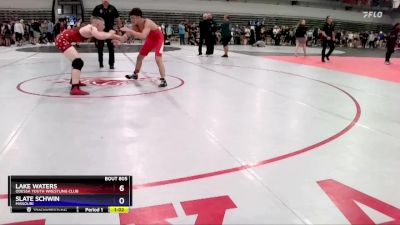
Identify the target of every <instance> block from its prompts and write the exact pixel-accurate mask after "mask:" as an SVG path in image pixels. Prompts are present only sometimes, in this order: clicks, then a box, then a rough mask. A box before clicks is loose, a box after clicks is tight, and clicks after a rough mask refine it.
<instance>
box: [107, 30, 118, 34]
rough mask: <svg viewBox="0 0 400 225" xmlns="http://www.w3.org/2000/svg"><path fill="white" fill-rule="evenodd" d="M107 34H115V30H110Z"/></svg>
mask: <svg viewBox="0 0 400 225" xmlns="http://www.w3.org/2000/svg"><path fill="white" fill-rule="evenodd" d="M108 33H110V34H116V33H117V32H115V30H110V31H108Z"/></svg>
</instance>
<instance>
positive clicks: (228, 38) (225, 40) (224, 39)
mask: <svg viewBox="0 0 400 225" xmlns="http://www.w3.org/2000/svg"><path fill="white" fill-rule="evenodd" d="M231 39H232V36H223V37H222V38H221V42H222V45H223V46H224V47H225V46H227V45H228V44H229V42H230V41H231Z"/></svg>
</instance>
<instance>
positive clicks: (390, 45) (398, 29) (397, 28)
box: [385, 23, 400, 65]
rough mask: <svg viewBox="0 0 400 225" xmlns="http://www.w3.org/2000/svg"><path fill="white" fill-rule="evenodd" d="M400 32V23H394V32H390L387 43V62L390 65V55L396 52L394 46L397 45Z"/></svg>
mask: <svg viewBox="0 0 400 225" xmlns="http://www.w3.org/2000/svg"><path fill="white" fill-rule="evenodd" d="M399 33H400V23H396V25H394V27H393V30H392V32H390V34H389V36H388V38H387V39H388V40H387V44H386V48H387V51H386V58H385V64H386V65H390V57H391V56H392V54H393V52H394V48H395V47H396V42H397V37H398V36H399Z"/></svg>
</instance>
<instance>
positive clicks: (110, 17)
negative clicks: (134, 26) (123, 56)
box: [92, 0, 120, 69]
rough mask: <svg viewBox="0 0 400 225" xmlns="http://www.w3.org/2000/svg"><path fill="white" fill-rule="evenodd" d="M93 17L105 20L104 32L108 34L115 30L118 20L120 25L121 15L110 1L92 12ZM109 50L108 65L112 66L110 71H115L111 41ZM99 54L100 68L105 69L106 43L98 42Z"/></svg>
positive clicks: (107, 0) (108, 42)
mask: <svg viewBox="0 0 400 225" xmlns="http://www.w3.org/2000/svg"><path fill="white" fill-rule="evenodd" d="M92 16H96V17H101V18H103V19H104V22H105V29H104V32H108V31H110V30H112V29H113V27H114V21H115V20H117V22H118V23H119V22H120V21H119V13H118V10H117V9H116V8H115V7H114V6H113V5H110V2H109V0H103V4H100V5H98V6H96V7H95V8H94V10H93V12H92ZM106 42H107V48H108V52H109V58H108V64H109V65H110V69H114V62H115V58H114V45H113V43H112V42H111V40H110V39H108V40H106ZM96 46H97V53H98V55H99V64H100V68H103V67H104V65H103V48H104V41H103V40H97V41H96Z"/></svg>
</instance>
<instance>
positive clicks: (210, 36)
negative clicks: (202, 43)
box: [206, 13, 217, 55]
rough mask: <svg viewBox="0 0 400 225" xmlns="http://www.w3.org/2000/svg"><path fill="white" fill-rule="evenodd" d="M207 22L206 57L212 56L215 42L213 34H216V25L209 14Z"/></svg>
mask: <svg viewBox="0 0 400 225" xmlns="http://www.w3.org/2000/svg"><path fill="white" fill-rule="evenodd" d="M207 21H208V31H207V34H206V45H207V51H206V55H212V54H214V46H215V40H216V35H215V32H217V24H216V23H215V21H214V19H213V16H212V14H211V13H209V14H208V20H207Z"/></svg>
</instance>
